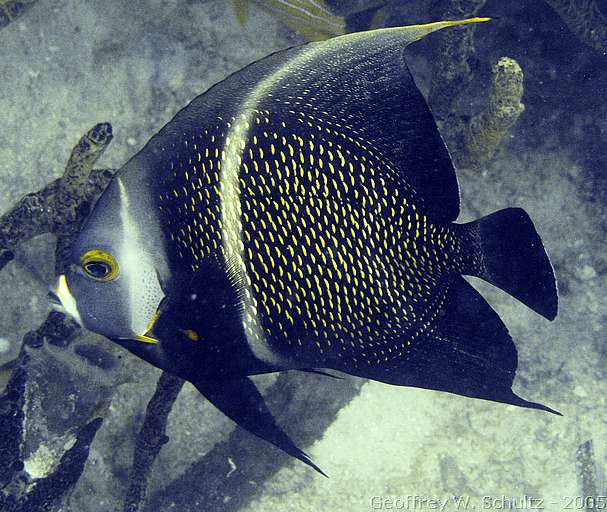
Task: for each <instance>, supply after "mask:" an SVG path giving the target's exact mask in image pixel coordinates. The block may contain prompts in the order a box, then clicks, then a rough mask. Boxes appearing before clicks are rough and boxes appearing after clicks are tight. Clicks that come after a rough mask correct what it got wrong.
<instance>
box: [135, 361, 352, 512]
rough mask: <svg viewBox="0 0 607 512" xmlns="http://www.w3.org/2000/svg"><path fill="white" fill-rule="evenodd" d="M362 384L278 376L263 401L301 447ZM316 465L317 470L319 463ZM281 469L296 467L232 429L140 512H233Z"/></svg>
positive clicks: (295, 374) (319, 434) (280, 454)
mask: <svg viewBox="0 0 607 512" xmlns="http://www.w3.org/2000/svg"><path fill="white" fill-rule="evenodd" d="M363 382H364V381H363V380H362V379H350V378H348V379H343V380H335V379H329V378H321V377H319V376H318V375H314V374H312V375H303V374H301V373H300V372H284V373H282V374H281V375H280V376H279V377H278V379H277V380H276V382H275V383H274V384H273V385H272V386H271V387H270V389H269V390H268V391H267V392H266V393H265V400H266V403H267V404H268V407H269V408H270V409H271V410H272V411H275V413H276V418H277V420H278V422H279V423H280V424H281V425H282V426H283V427H284V429H285V430H286V431H287V432H288V433H289V435H290V436H291V437H292V439H293V440H294V441H295V442H296V444H298V445H300V446H302V447H307V446H310V445H311V444H313V443H314V442H315V441H317V440H319V439H321V438H322V436H323V435H324V432H325V430H326V429H327V427H329V425H330V424H331V423H333V421H334V420H335V417H336V416H337V413H338V412H339V411H340V409H341V408H342V407H344V406H345V405H347V404H348V403H349V402H350V401H351V400H352V399H353V398H354V397H355V396H356V395H358V393H359V391H360V389H361V387H362V384H363ZM317 462H319V463H320V466H321V467H322V461H317ZM287 463H293V464H301V463H300V462H297V461H295V459H293V458H291V457H290V456H289V455H287V454H286V453H284V452H282V451H280V450H278V449H276V448H274V447H272V446H271V445H269V444H268V443H266V442H265V441H261V440H259V439H256V438H255V437H254V436H252V435H251V434H249V433H248V432H246V431H245V430H243V429H241V428H236V429H235V430H234V431H233V432H232V433H231V434H230V436H229V437H228V439H226V440H225V441H223V442H221V443H218V444H216V445H215V447H214V448H213V449H212V450H211V451H210V452H208V453H207V454H206V455H205V456H204V457H202V458H201V459H200V460H198V461H197V462H196V463H194V464H193V465H192V466H191V467H190V468H189V469H188V470H187V471H186V472H185V473H184V474H183V475H182V476H180V477H179V478H177V479H176V480H175V481H173V482H172V483H170V484H169V485H168V486H167V487H166V488H165V489H163V490H160V491H158V492H156V493H155V494H154V495H152V497H151V498H150V500H149V503H148V504H147V506H146V507H145V510H146V512H156V511H158V510H168V509H174V510H179V511H181V512H194V511H198V510H202V509H204V510H213V512H228V511H236V510H239V509H240V508H241V507H243V506H244V505H246V504H247V503H248V502H249V501H250V500H251V499H252V498H253V497H254V495H255V493H257V491H259V490H260V488H261V486H262V484H263V482H264V481H265V480H267V479H268V478H270V477H271V476H272V475H274V474H275V473H276V472H277V471H278V470H279V469H281V468H282V467H283V466H284V465H285V464H287ZM308 471H313V470H311V469H308ZM319 478H320V477H319Z"/></svg>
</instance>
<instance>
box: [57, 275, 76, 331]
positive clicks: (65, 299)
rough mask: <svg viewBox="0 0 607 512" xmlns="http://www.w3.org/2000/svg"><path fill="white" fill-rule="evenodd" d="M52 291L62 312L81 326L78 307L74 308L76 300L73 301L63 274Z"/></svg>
mask: <svg viewBox="0 0 607 512" xmlns="http://www.w3.org/2000/svg"><path fill="white" fill-rule="evenodd" d="M53 291H54V293H55V295H57V297H59V300H60V301H61V306H62V309H63V312H64V313H66V314H68V315H70V316H71V317H72V318H73V319H74V320H76V322H78V323H79V324H80V325H83V324H82V319H81V318H80V313H79V312H78V307H77V306H76V299H74V296H73V295H72V292H70V289H69V288H68V286H67V279H66V278H65V274H61V275H60V276H59V279H57V284H56V285H55V287H54V289H53Z"/></svg>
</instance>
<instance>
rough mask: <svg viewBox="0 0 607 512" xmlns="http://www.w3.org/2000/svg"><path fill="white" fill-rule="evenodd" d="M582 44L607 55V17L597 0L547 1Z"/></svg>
mask: <svg viewBox="0 0 607 512" xmlns="http://www.w3.org/2000/svg"><path fill="white" fill-rule="evenodd" d="M546 3H547V4H548V5H550V7H552V8H553V9H554V10H555V11H556V12H557V14H558V15H559V16H560V17H561V18H562V19H563V21H564V22H565V23H566V24H567V26H568V27H569V29H570V30H571V32H573V33H574V34H575V35H576V36H577V38H578V39H579V40H580V41H582V43H584V44H586V45H587V46H590V47H591V48H594V49H595V50H598V51H600V52H602V53H603V54H607V16H605V14H603V13H602V12H601V10H600V9H599V6H598V4H597V2H596V0H575V1H574V0H546Z"/></svg>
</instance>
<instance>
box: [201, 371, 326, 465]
mask: <svg viewBox="0 0 607 512" xmlns="http://www.w3.org/2000/svg"><path fill="white" fill-rule="evenodd" d="M194 385H195V386H196V388H197V389H198V391H200V392H201V393H202V394H203V395H204V396H205V397H206V398H207V399H208V400H209V401H210V402H211V403H212V404H213V405H214V406H215V407H217V408H218V409H219V410H220V411H221V412H223V413H224V414H225V415H226V416H228V418H230V419H231V420H233V421H234V422H236V423H237V424H238V425H240V426H241V427H242V428H244V429H245V430H248V431H249V432H250V433H251V434H255V435H256V436H257V437H260V438H261V439H264V440H265V441H268V442H269V443H272V444H273V445H274V446H276V447H277V448H280V449H281V450H282V451H284V452H286V453H288V454H289V455H291V456H293V457H295V458H297V459H299V460H300V461H302V462H304V463H306V464H307V465H308V466H311V467H312V468H314V469H315V470H316V471H318V472H319V473H320V474H321V475H324V476H327V475H326V474H325V473H324V472H323V471H322V470H321V469H320V468H319V467H318V466H317V465H316V464H314V462H312V460H311V459H310V457H309V456H308V455H307V454H306V453H304V452H303V451H302V450H300V449H299V448H298V447H297V446H296V445H295V443H294V442H293V441H292V440H291V438H290V437H289V436H288V435H287V434H286V433H285V432H284V430H282V428H280V426H279V425H278V424H277V423H276V420H275V419H274V417H273V416H272V413H271V412H270V410H269V409H268V406H267V405H266V403H265V401H264V399H263V397H262V396H261V394H260V393H259V391H258V390H257V387H256V386H255V384H253V382H252V381H251V380H250V379H249V378H243V379H234V380H221V381H213V382H207V381H201V382H194Z"/></svg>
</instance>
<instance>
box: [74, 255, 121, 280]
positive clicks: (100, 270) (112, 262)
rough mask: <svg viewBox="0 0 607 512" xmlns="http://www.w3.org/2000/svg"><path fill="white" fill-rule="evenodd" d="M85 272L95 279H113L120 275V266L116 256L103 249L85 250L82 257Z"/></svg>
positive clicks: (81, 261)
mask: <svg viewBox="0 0 607 512" xmlns="http://www.w3.org/2000/svg"><path fill="white" fill-rule="evenodd" d="M80 265H81V266H82V270H84V273H85V274H86V275H87V276H88V277H90V278H91V279H94V280H95V281H102V282H107V281H113V280H114V279H116V278H117V277H118V273H119V268H118V262H117V261H116V258H114V256H112V255H111V254H110V253H109V252H107V251H103V250H101V249H92V250H90V251H87V252H85V253H84V254H83V255H82V257H81V258H80Z"/></svg>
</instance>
